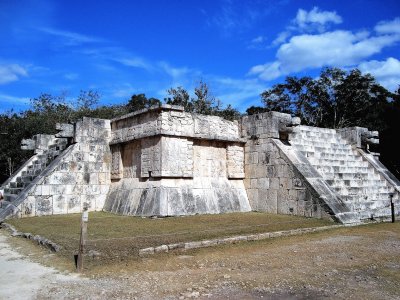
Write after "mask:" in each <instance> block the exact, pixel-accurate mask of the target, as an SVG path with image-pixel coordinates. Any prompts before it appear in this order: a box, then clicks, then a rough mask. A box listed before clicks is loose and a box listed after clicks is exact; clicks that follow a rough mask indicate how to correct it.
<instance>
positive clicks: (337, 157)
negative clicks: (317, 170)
mask: <svg viewBox="0 0 400 300" xmlns="http://www.w3.org/2000/svg"><path fill="white" fill-rule="evenodd" d="M314 157H316V158H320V159H332V160H346V161H363V159H362V157H361V156H359V155H355V154H354V153H348V154H342V155H338V154H331V153H324V152H322V153H315V155H314Z"/></svg>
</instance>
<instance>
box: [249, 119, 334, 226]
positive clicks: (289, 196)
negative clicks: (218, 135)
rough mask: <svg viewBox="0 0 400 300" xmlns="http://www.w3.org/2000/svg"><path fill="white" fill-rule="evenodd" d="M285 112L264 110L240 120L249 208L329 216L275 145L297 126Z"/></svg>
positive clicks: (321, 203) (281, 212)
mask: <svg viewBox="0 0 400 300" xmlns="http://www.w3.org/2000/svg"><path fill="white" fill-rule="evenodd" d="M298 123H299V121H298V120H297V118H292V117H291V116H290V115H288V114H282V113H277V112H267V113H264V114H258V115H254V116H246V117H244V118H243V119H242V135H243V136H244V137H246V138H247V140H248V141H247V143H246V145H245V172H244V173H245V176H246V177H245V179H244V185H245V187H246V191H247V196H248V198H249V202H250V206H251V208H252V210H256V211H266V212H270V213H276V214H291V215H299V216H307V217H316V218H329V219H330V218H331V215H330V214H329V213H328V212H327V208H326V207H325V206H324V203H323V202H321V200H320V199H319V198H318V194H316V193H315V191H313V189H312V188H310V185H309V183H307V181H306V180H305V178H304V176H302V174H301V173H299V172H298V170H296V168H295V166H294V165H293V164H292V162H291V161H290V160H288V159H287V157H286V155H285V154H284V153H282V151H281V150H280V149H279V147H277V145H276V143H275V142H274V140H275V141H279V142H280V138H281V139H285V138H287V136H288V133H290V132H291V127H292V126H294V125H297V124H298Z"/></svg>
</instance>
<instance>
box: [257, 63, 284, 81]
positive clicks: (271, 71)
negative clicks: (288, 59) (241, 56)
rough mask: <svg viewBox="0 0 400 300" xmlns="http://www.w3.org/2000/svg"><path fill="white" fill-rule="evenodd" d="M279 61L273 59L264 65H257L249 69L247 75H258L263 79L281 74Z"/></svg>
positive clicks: (269, 78) (273, 77) (270, 78)
mask: <svg viewBox="0 0 400 300" xmlns="http://www.w3.org/2000/svg"><path fill="white" fill-rule="evenodd" d="M282 74H283V73H282V70H281V63H280V62H279V61H275V62H272V63H266V64H264V65H257V66H254V67H252V68H251V69H250V71H249V75H258V76H259V77H260V78H261V79H263V80H267V81H268V80H272V79H275V78H278V77H280V76H281V75H282Z"/></svg>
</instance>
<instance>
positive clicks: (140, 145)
mask: <svg viewBox="0 0 400 300" xmlns="http://www.w3.org/2000/svg"><path fill="white" fill-rule="evenodd" d="M111 126H112V128H113V138H112V141H111V152H112V159H113V161H112V170H111V174H112V181H113V182H112V184H111V189H110V193H109V194H108V196H107V201H106V203H105V206H104V209H105V210H106V211H111V212H115V213H119V214H124V215H141V216H152V215H161V216H170V215H192V214H197V213H203V214H204V213H222V212H233V211H250V209H251V208H250V205H249V203H248V200H247V195H246V191H245V188H244V185H243V180H241V178H243V177H244V171H243V170H244V147H243V142H242V140H241V139H240V137H239V127H238V124H237V122H230V121H226V120H224V119H222V118H219V117H214V116H201V115H195V114H189V113H185V112H183V111H182V110H181V109H179V108H177V107H170V106H163V107H156V108H152V109H150V110H148V111H141V112H139V113H136V114H129V115H127V116H126V117H125V118H118V119H115V120H113V121H112V123H111Z"/></svg>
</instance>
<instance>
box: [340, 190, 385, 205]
mask: <svg viewBox="0 0 400 300" xmlns="http://www.w3.org/2000/svg"><path fill="white" fill-rule="evenodd" d="M341 198H342V200H344V201H347V202H359V201H366V200H369V201H382V203H386V204H385V205H389V204H390V193H378V194H370V195H343V196H341Z"/></svg>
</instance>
